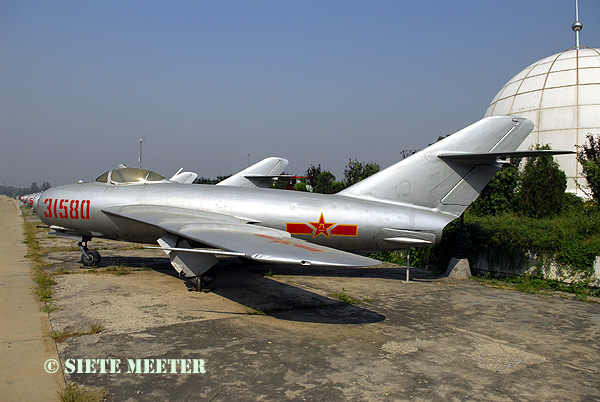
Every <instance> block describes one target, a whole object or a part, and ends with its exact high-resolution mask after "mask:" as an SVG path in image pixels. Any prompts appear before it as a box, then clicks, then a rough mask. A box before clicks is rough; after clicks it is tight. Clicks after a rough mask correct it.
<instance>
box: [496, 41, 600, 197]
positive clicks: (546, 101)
mask: <svg viewBox="0 0 600 402" xmlns="http://www.w3.org/2000/svg"><path fill="white" fill-rule="evenodd" d="M494 115H496V116H497V115H516V116H521V117H526V118H528V119H530V120H532V121H533V122H534V124H535V128H534V129H533V131H532V133H531V134H530V135H529V137H528V138H527V140H526V141H524V142H523V144H522V145H521V149H527V148H529V147H531V146H532V145H535V144H550V145H551V146H552V148H553V149H567V150H576V149H577V148H576V146H577V145H581V144H584V143H585V142H586V135H587V134H589V133H591V134H600V49H591V48H574V49H569V50H567V51H565V52H562V53H557V54H554V55H552V56H550V57H546V58H544V59H542V60H540V61H537V62H535V63H533V64H532V65H530V66H529V67H527V68H525V69H524V70H523V71H521V72H520V73H519V74H517V75H515V76H514V77H513V78H512V79H511V80H510V81H508V83H507V84H506V85H504V87H502V89H501V90H500V91H499V92H498V93H497V94H496V96H495V97H494V99H493V100H492V102H491V103H490V105H489V107H488V109H487V111H486V113H485V116H494ZM557 160H558V162H559V164H560V165H561V168H562V169H563V170H564V171H565V173H566V174H567V178H568V183H567V187H568V190H569V191H573V192H575V190H576V185H575V181H579V183H580V184H582V185H586V184H587V182H586V181H585V179H584V178H581V173H580V168H579V166H578V163H577V159H576V158H575V156H574V155H566V156H560V157H557Z"/></svg>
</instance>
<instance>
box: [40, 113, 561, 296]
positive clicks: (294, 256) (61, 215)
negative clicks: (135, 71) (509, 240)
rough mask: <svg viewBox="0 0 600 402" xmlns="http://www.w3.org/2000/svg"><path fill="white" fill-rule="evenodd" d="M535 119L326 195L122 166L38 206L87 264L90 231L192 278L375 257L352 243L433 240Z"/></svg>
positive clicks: (94, 257) (44, 197) (491, 120)
mask: <svg viewBox="0 0 600 402" xmlns="http://www.w3.org/2000/svg"><path fill="white" fill-rule="evenodd" d="M532 129H533V123H532V122H531V121H529V120H526V119H522V118H515V117H488V118H485V119H483V120H481V121H479V122H477V123H474V124H473V125H471V126H469V127H467V128H465V129H463V130H461V131H459V132H457V133H455V134H453V135H452V136H449V137H447V138H445V139H443V140H441V141H439V142H436V143H434V144H433V145H431V146H429V147H427V148H425V149H424V150H422V151H420V152H418V153H416V154H414V155H412V156H410V157H408V158H406V159H404V160H402V161H400V162H398V163H396V164H395V165H393V166H391V167H389V168H387V169H385V170H383V171H381V172H379V173H377V174H375V175H373V176H370V177H368V178H367V179H365V180H363V181H361V182H359V183H357V184H355V185H353V186H351V187H349V188H347V189H345V190H343V191H341V192H339V193H337V194H333V195H325V194H314V193H302V192H293V191H282V190H273V189H265V188H258V187H255V186H247V187H246V186H236V185H234V186H227V185H221V186H211V185H190V184H181V183H177V182H172V181H169V180H166V179H165V178H164V177H162V176H160V175H158V174H156V173H153V172H149V171H146V170H143V169H132V168H125V169H113V170H111V171H108V172H105V173H104V174H102V175H101V176H99V177H98V178H97V179H96V180H95V181H94V182H91V183H78V184H71V185H65V186H60V187H54V188H51V189H49V190H47V191H45V192H44V193H42V194H41V196H40V197H39V199H38V200H37V213H38V215H39V217H40V219H41V220H42V221H43V222H45V223H46V224H47V225H49V226H50V228H51V229H53V230H54V234H58V235H60V234H63V235H76V236H78V239H79V238H80V239H81V242H80V243H79V246H80V249H81V253H82V261H83V263H84V264H85V265H93V264H97V262H98V261H99V259H100V255H99V253H98V252H97V251H95V250H90V249H88V248H87V243H88V242H89V241H90V240H91V239H92V238H94V237H101V238H109V239H114V240H122V241H130V242H137V243H149V244H157V243H158V246H157V247H158V248H160V249H162V250H164V251H165V252H166V253H167V254H168V255H169V257H170V260H171V264H172V265H173V267H174V268H175V269H176V270H177V271H178V272H179V274H180V275H181V276H184V277H185V278H188V279H192V280H194V282H195V285H196V287H197V288H198V289H201V288H202V287H203V286H207V285H208V284H209V283H210V282H212V281H213V280H214V279H215V277H216V267H215V264H216V263H217V262H218V257H220V256H238V257H242V258H246V259H250V260H255V261H260V262H267V263H285V264H300V265H304V266H312V265H315V266H371V265H377V264H379V262H378V261H375V260H373V259H370V258H367V257H364V256H360V255H357V254H355V253H365V252H370V251H376V250H394V249H403V248H409V247H415V246H416V247H419V246H429V245H433V244H436V243H439V242H440V240H441V236H442V229H443V228H444V227H445V226H446V225H447V224H448V223H449V222H451V221H452V220H454V219H456V218H457V217H458V216H460V214H461V213H462V212H463V211H464V210H465V209H466V208H467V206H468V205H469V204H471V203H472V202H473V201H474V200H475V199H476V198H477V197H478V195H479V193H480V192H481V190H482V189H483V188H484V187H485V185H486V184H487V183H488V182H489V180H490V179H491V178H492V176H493V175H494V174H495V173H496V171H497V170H498V169H499V166H500V163H501V162H502V159H503V158H509V157H522V156H534V155H540V154H544V151H519V152H517V151H515V150H516V149H517V147H518V146H519V145H520V144H521V143H522V142H523V140H524V139H525V138H526V137H527V135H528V134H529V133H530V132H531V130H532ZM546 153H554V154H556V153H560V152H557V151H550V152H548V151H546ZM285 162H287V161H285Z"/></svg>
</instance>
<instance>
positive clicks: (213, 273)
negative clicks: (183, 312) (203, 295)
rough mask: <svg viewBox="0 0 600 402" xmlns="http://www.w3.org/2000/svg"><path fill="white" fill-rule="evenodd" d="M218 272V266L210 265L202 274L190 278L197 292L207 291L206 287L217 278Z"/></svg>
mask: <svg viewBox="0 0 600 402" xmlns="http://www.w3.org/2000/svg"><path fill="white" fill-rule="evenodd" d="M218 274H219V269H218V267H212V268H211V269H209V270H208V271H206V272H205V273H203V274H202V275H199V276H196V277H194V278H193V279H192V281H193V283H194V286H195V287H196V291H197V292H208V291H210V289H208V287H209V286H210V285H211V284H212V283H213V282H214V281H215V280H216V279H217V275H218Z"/></svg>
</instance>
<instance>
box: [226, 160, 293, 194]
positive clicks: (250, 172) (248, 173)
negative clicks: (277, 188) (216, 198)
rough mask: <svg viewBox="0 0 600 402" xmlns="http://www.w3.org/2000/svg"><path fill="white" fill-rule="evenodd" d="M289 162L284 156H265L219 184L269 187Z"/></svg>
mask: <svg viewBox="0 0 600 402" xmlns="http://www.w3.org/2000/svg"><path fill="white" fill-rule="evenodd" d="M288 163H289V162H288V160H287V159H284V158H278V157H274V156H273V157H270V158H265V159H263V160H262V161H260V162H257V163H255V164H254V165H252V166H250V167H247V168H246V169H244V170H242V171H241V172H238V173H236V174H234V175H233V176H231V177H229V178H227V179H225V180H223V181H221V182H219V183H217V185H218V186H236V187H262V188H268V187H271V185H272V184H273V179H274V178H275V177H277V176H279V174H281V172H283V169H285V168H286V166H287V165H288Z"/></svg>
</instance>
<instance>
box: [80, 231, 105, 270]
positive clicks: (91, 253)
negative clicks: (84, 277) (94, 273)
mask: <svg viewBox="0 0 600 402" xmlns="http://www.w3.org/2000/svg"><path fill="white" fill-rule="evenodd" d="M89 240H90V239H89V238H87V237H84V238H83V239H82V240H81V241H80V242H79V243H77V245H78V246H79V250H80V251H81V263H82V264H83V265H85V266H86V267H97V266H98V264H100V259H101V257H100V253H99V252H98V250H90V249H89V248H88V247H87V243H88V241H89Z"/></svg>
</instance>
